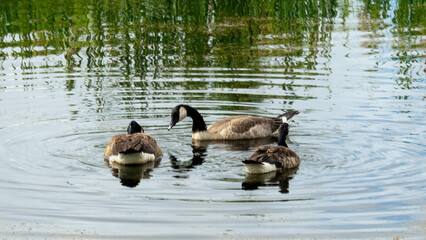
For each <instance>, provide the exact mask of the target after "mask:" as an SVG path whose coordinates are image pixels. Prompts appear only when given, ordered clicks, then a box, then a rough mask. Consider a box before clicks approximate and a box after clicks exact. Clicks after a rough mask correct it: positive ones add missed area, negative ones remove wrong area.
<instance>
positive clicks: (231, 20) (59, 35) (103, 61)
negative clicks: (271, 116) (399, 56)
mask: <svg viewBox="0 0 426 240" xmlns="http://www.w3.org/2000/svg"><path fill="white" fill-rule="evenodd" d="M336 6H337V3H336V1H335V0H334V1H325V0H320V1H316V0H315V1H314V0H307V1H289V0H287V1H282V0H281V1H208V0H203V1H178V0H176V1H157V2H155V3H153V2H151V1H137V0H133V1H132V0H129V1H108V2H103V1H95V0H88V1H82V0H76V1H72V2H70V1H59V2H57V1H53V0H40V1H36V2H34V1H2V2H1V3H0V11H1V12H0V14H1V16H2V17H1V18H0V21H1V23H3V24H2V25H3V26H4V27H3V28H0V38H1V39H0V44H1V45H0V46H1V47H3V48H4V47H14V48H16V47H18V48H21V51H15V57H22V58H31V57H34V56H38V55H49V54H54V55H62V54H63V56H64V59H65V62H66V64H65V65H66V66H68V67H69V68H70V69H71V70H72V69H74V68H83V67H87V68H89V69H92V70H93V71H97V70H98V69H102V68H105V67H107V66H108V67H118V68H119V69H120V70H121V71H122V72H123V73H124V74H125V75H126V76H129V74H133V73H136V74H137V75H139V76H140V77H142V78H144V77H145V76H146V73H147V72H151V73H152V74H153V76H154V77H158V76H159V74H161V72H162V71H163V69H164V68H166V67H184V68H193V67H203V66H217V67H226V68H241V67H247V66H252V65H253V63H254V62H256V61H259V60H260V58H262V57H266V56H274V55H276V56H281V55H282V54H281V53H282V52H283V51H282V50H281V49H278V50H277V52H276V53H275V54H274V51H273V52H271V51H270V50H263V49H259V48H253V46H256V45H259V44H261V45H263V44H277V43H279V42H281V43H282V41H284V42H285V44H284V45H285V46H286V48H288V50H287V51H284V53H286V56H287V57H286V58H285V61H284V62H283V63H284V64H286V65H287V66H290V67H300V66H302V67H303V66H308V67H309V66H310V67H309V68H312V67H313V66H314V65H315V57H316V56H315V55H316V54H317V52H315V51H313V52H310V53H307V54H304V53H303V49H304V48H305V46H304V45H306V44H308V45H312V44H314V45H316V42H318V41H329V36H326V35H325V36H321V37H319V36H318V34H321V32H325V31H319V30H320V29H318V27H319V26H323V27H324V26H326V24H324V23H327V22H330V20H327V19H332V18H333V17H334V16H335V15H336ZM7 35H12V36H13V37H14V38H13V39H12V40H6V38H5V36H7ZM267 35H272V36H274V37H273V38H272V40H266V39H267V38H264V37H261V36H267ZM282 36H284V37H282ZM327 39H328V40H327ZM291 49H295V51H296V52H295V51H293V50H291ZM297 52H298V53H297ZM295 53H296V56H299V57H302V58H306V59H307V60H308V61H307V62H308V63H307V64H298V63H291V62H292V61H303V60H306V59H301V58H297V59H292V56H293V55H294V54H295ZM2 55H5V53H2ZM82 55H86V57H87V60H85V61H82ZM304 62H306V61H304ZM107 64H108V65H107ZM255 65H257V64H255Z"/></svg>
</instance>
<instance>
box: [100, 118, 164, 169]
mask: <svg viewBox="0 0 426 240" xmlns="http://www.w3.org/2000/svg"><path fill="white" fill-rule="evenodd" d="M136 124H137V123H136ZM161 156H163V153H162V152H161V149H160V147H159V146H158V145H157V142H156V141H155V139H154V138H153V137H152V136H150V135H148V134H145V133H143V130H142V132H136V133H131V134H118V135H115V136H114V137H112V138H111V140H110V141H109V143H108V146H107V147H106V148H105V151H104V159H106V160H109V161H111V162H116V163H120V164H143V163H146V162H149V161H153V160H155V159H158V158H160V157H161Z"/></svg>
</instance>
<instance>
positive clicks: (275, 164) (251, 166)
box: [243, 123, 300, 173]
mask: <svg viewBox="0 0 426 240" xmlns="http://www.w3.org/2000/svg"><path fill="white" fill-rule="evenodd" d="M279 134H280V135H279V138H278V146H268V145H263V146H259V147H257V148H256V149H255V150H254V153H253V154H252V155H251V157H250V158H249V159H248V160H245V161H243V163H244V165H245V167H246V171H247V172H248V173H267V172H273V171H278V170H284V169H291V168H295V167H298V166H299V164H300V159H299V156H297V154H296V153H295V152H294V151H293V150H291V149H290V148H288V146H287V144H286V142H285V139H286V137H287V135H288V123H283V124H281V127H280V129H279Z"/></svg>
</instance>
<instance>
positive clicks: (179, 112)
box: [168, 104, 188, 131]
mask: <svg viewBox="0 0 426 240" xmlns="http://www.w3.org/2000/svg"><path fill="white" fill-rule="evenodd" d="M187 107H188V105H183V104H180V105H177V106H176V107H174V108H173V110H172V113H171V114H170V125H169V129H168V130H169V131H170V129H172V127H174V126H175V125H176V123H178V122H180V121H182V120H183V119H184V118H186V117H187V116H188V112H187Z"/></svg>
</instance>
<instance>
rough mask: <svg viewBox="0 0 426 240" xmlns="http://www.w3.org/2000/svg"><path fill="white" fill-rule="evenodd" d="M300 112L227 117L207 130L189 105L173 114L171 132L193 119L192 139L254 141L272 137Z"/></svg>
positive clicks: (181, 106)
mask: <svg viewBox="0 0 426 240" xmlns="http://www.w3.org/2000/svg"><path fill="white" fill-rule="evenodd" d="M296 114H299V112H298V111H288V112H286V113H284V114H282V115H280V116H278V117H254V116H243V115H242V116H232V117H226V118H224V119H222V120H219V121H218V122H216V123H214V124H213V125H211V126H209V127H208V128H207V126H206V123H205V122H204V119H203V117H202V116H201V114H200V113H199V112H198V111H197V110H196V109H195V108H193V107H191V106H188V105H184V104H181V105H177V106H176V107H174V108H173V110H172V113H171V120H170V125H169V130H170V129H171V128H172V127H173V126H174V125H176V123H177V122H180V121H182V120H183V119H184V118H186V117H187V116H188V117H191V118H192V139H194V140H234V139H254V138H265V137H269V136H271V135H272V134H273V133H274V132H275V131H276V130H277V129H278V127H279V126H280V124H281V123H283V122H286V121H287V120H288V119H290V118H292V117H293V116H294V115H296Z"/></svg>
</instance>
